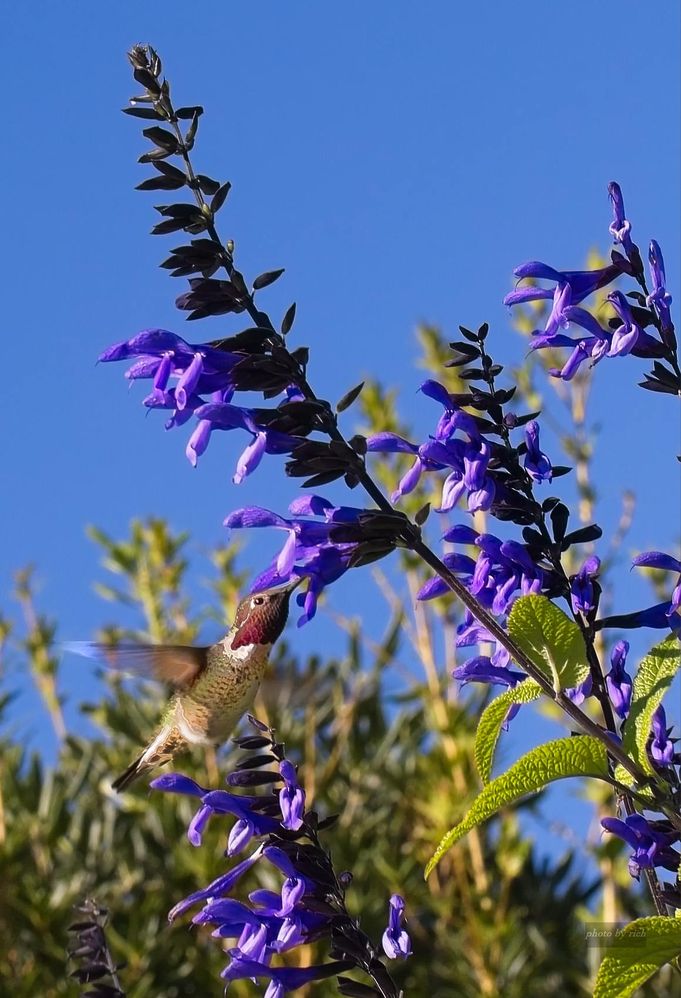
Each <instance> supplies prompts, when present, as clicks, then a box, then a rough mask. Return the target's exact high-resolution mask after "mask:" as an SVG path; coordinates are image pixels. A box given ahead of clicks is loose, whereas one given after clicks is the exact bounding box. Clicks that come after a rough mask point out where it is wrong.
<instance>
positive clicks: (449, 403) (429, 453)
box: [367, 380, 496, 513]
mask: <svg viewBox="0 0 681 998" xmlns="http://www.w3.org/2000/svg"><path fill="white" fill-rule="evenodd" d="M420 390H421V391H422V392H423V394H424V395H427V396H428V397H429V398H433V399H435V400H436V401H437V402H439V403H440V405H442V406H444V410H445V411H444V413H443V414H442V416H440V418H439V419H438V422H437V425H436V427H435V433H434V434H433V435H432V436H431V437H429V438H428V440H427V441H425V443H423V444H421V445H417V444H412V443H410V441H408V440H405V439H404V437H401V436H399V434H397V433H387V432H385V433H376V434H374V435H373V436H371V437H369V438H368V440H367V448H368V450H369V451H373V452H376V451H378V452H382V453H389V454H397V453H400V454H413V455H414V463H413V464H412V466H411V467H410V468H409V469H408V471H407V472H406V473H405V474H404V475H403V476H402V479H401V480H400V482H399V484H398V487H397V489H396V490H395V492H393V494H392V496H391V501H392V502H393V503H395V502H397V501H398V500H399V499H400V498H401V497H402V496H403V495H407V494H408V493H409V492H412V491H413V490H414V489H415V488H416V486H417V485H418V483H419V481H420V479H421V475H422V474H423V473H424V472H430V471H444V470H446V469H447V468H449V469H451V471H450V473H449V474H448V476H447V478H446V479H445V481H444V483H443V488H442V501H441V504H440V507H439V509H438V512H441V513H442V512H446V511H447V510H449V509H452V508H453V507H454V506H455V505H456V503H457V502H458V501H459V499H460V498H461V496H462V495H464V494H465V495H466V496H467V506H468V510H469V512H471V513H474V512H476V511H477V510H486V509H489V508H490V507H491V505H492V503H493V501H494V497H495V493H496V486H495V483H494V479H493V477H492V476H491V475H490V474H488V465H489V461H490V457H491V447H490V444H489V442H488V441H487V440H485V439H484V437H482V436H481V434H480V432H479V431H478V428H477V423H476V421H475V418H474V417H473V416H471V415H470V414H469V413H467V412H464V411H463V410H462V409H461V408H460V407H459V406H458V405H457V404H456V403H455V402H454V400H453V398H452V396H451V395H450V393H449V392H448V391H447V389H446V388H445V386H444V385H442V384H440V382H439V381H433V380H429V381H424V383H423V384H422V385H421V388H420ZM457 431H461V432H463V433H465V434H466V435H467V436H468V440H465V439H461V438H456V439H455V438H454V434H455V433H456V432H457Z"/></svg>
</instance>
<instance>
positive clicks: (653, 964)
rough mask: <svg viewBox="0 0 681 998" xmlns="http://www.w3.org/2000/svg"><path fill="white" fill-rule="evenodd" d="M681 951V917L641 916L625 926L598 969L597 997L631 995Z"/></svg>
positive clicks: (626, 997)
mask: <svg viewBox="0 0 681 998" xmlns="http://www.w3.org/2000/svg"><path fill="white" fill-rule="evenodd" d="M680 954H681V919H678V918H664V917H663V916H660V915H658V916H654V917H651V918H637V919H636V921H635V922H630V923H629V925H627V926H625V928H624V929H622V930H621V931H620V932H619V933H618V935H617V938H616V940H615V942H614V943H613V944H612V946H611V947H610V952H608V953H607V954H606V956H605V957H604V959H603V962H602V963H601V965H600V967H599V969H598V975H597V977H596V984H595V986H594V998H628V996H629V995H633V993H634V992H635V991H636V989H637V988H638V987H640V986H641V984H644V983H645V982H646V981H647V980H648V978H650V977H652V976H653V974H654V973H655V971H656V970H659V969H660V967H662V966H664V964H665V963H669V962H670V961H671V960H673V959H674V958H675V957H677V956H679V955H680Z"/></svg>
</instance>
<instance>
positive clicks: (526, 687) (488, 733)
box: [475, 679, 541, 783]
mask: <svg viewBox="0 0 681 998" xmlns="http://www.w3.org/2000/svg"><path fill="white" fill-rule="evenodd" d="M539 696H541V687H540V686H539V685H538V684H537V683H535V681H534V680H533V679H526V680H525V682H523V683H520V684H519V685H518V686H516V687H515V688H514V689H511V690H506V692H505V693H502V694H501V696H498V697H496V699H494V700H492V702H491V704H489V706H488V707H487V708H486V709H485V710H484V711H483V713H482V715H481V717H480V721H479V723H478V730H477V732H476V735H475V764H476V766H477V767H478V772H479V773H480V779H481V780H482V781H483V783H489V778H490V775H491V772H492V762H493V759H494V750H495V748H496V745H497V741H498V740H499V735H500V733H501V726H502V724H503V723H504V718H505V717H506V715H507V713H508V709H509V707H512V706H513V704H516V703H531V702H532V700H536V699H537V698H538V697H539Z"/></svg>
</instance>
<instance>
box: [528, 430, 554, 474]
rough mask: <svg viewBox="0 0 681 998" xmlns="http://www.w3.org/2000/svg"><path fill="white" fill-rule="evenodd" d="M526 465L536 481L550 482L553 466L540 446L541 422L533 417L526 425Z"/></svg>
mask: <svg viewBox="0 0 681 998" xmlns="http://www.w3.org/2000/svg"><path fill="white" fill-rule="evenodd" d="M525 444H526V446H527V453H526V454H525V462H524V467H525V471H526V472H527V473H528V475H529V476H530V478H531V479H532V480H533V481H535V482H550V481H551V479H552V478H553V468H552V467H551V462H550V461H549V459H548V457H547V456H546V454H544V453H543V451H542V450H541V449H540V447H539V424H538V423H537V421H536V420H535V419H532V420H531V421H530V422H529V423H528V424H527V426H526V427H525Z"/></svg>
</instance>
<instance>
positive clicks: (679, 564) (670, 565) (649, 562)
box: [632, 551, 681, 572]
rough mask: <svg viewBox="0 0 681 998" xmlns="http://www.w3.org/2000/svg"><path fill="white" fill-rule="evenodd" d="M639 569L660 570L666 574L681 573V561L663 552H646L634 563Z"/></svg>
mask: <svg viewBox="0 0 681 998" xmlns="http://www.w3.org/2000/svg"><path fill="white" fill-rule="evenodd" d="M632 564H633V565H636V566H637V567H638V568H659V569H662V571H665V572H681V561H679V559H678V558H673V557H672V555H670V554H664V552H663V551H644V552H643V553H642V554H639V555H637V556H636V557H635V558H634V560H633V562H632Z"/></svg>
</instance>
